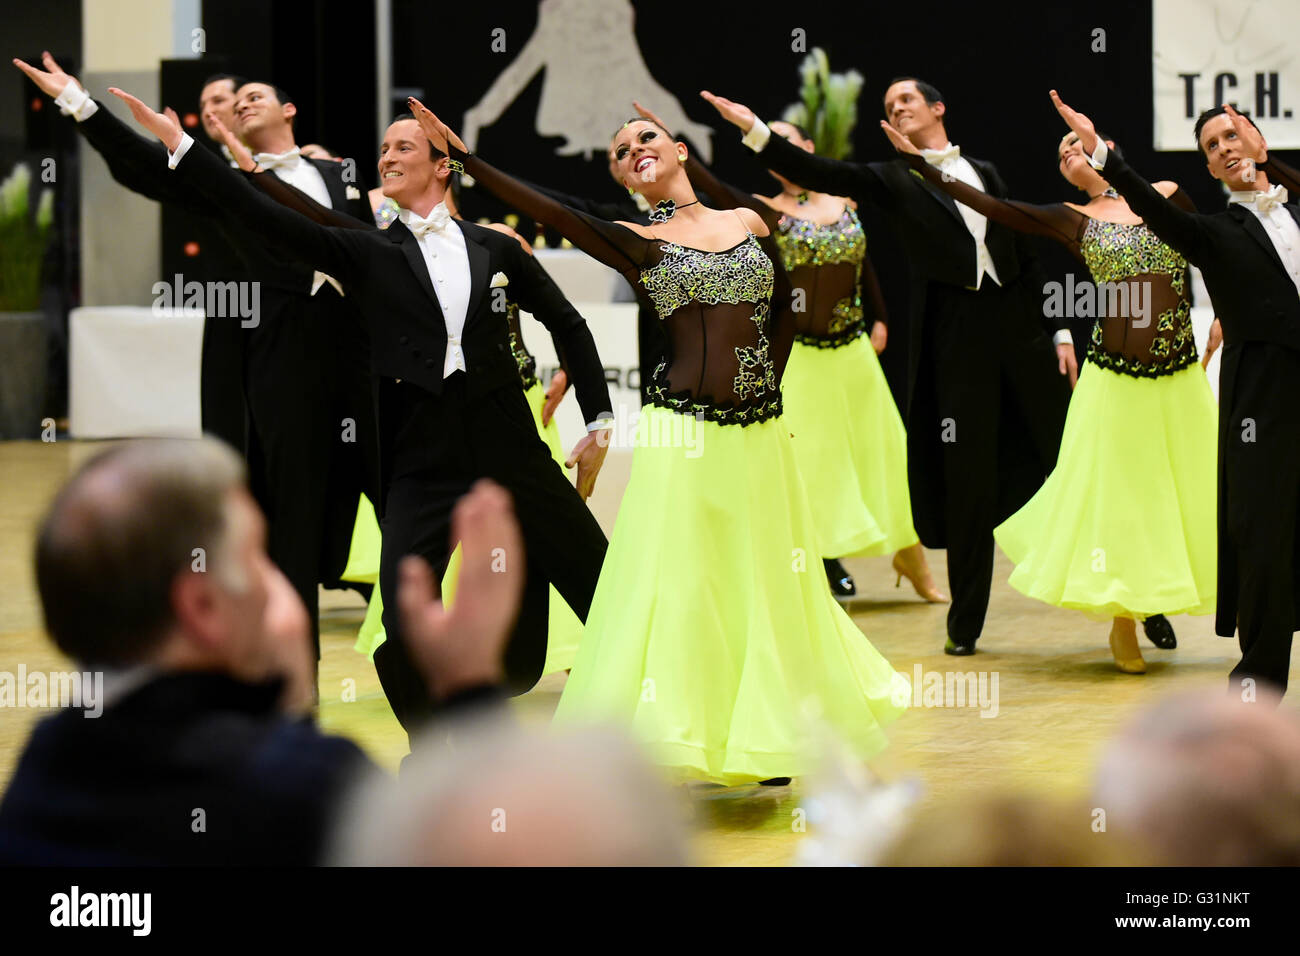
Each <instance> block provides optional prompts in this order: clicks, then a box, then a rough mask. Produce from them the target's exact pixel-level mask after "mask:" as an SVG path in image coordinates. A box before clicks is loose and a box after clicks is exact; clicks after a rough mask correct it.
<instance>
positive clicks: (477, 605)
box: [397, 479, 526, 700]
mask: <svg viewBox="0 0 1300 956" xmlns="http://www.w3.org/2000/svg"><path fill="white" fill-rule="evenodd" d="M451 537H452V540H453V541H459V542H460V548H461V559H462V560H461V567H460V579H459V582H458V583H457V587H456V599H455V601H453V602H452V606H451V609H450V610H448V609H447V608H446V607H444V605H443V603H442V601H440V600H439V599H438V598H437V597H436V596H435V593H434V579H433V569H432V568H431V567H429V563H428V562H427V561H425V560H424V559H423V558H419V557H416V556H414V555H407V556H406V557H405V558H403V559H402V563H401V565H400V566H399V568H398V574H399V578H398V585H397V607H398V612H399V613H400V614H401V616H402V627H403V629H404V630H405V634H406V641H407V646H408V647H409V648H410V649H411V653H412V655H413V656H414V658H415V660H416V662H417V663H418V664H419V665H420V669H421V672H422V673H423V674H424V675H425V678H426V680H427V681H428V683H429V689H430V691H431V692H432V694H433V696H434V698H435V699H437V700H445V699H447V698H448V697H450V696H451V695H453V694H455V693H456V692H457V691H458V690H464V689H467V688H470V687H478V686H482V685H484V684H491V685H495V684H500V683H501V682H502V681H503V680H504V665H503V659H504V655H505V647H506V643H507V641H508V639H509V636H510V631H511V628H512V627H513V626H514V622H515V618H516V617H517V616H518V614H519V604H520V601H521V599H522V597H523V591H524V574H525V569H526V559H525V557H524V543H523V536H522V535H521V533H520V530H519V522H518V521H517V520H516V518H515V514H514V508H513V506H512V505H511V502H510V494H509V492H507V491H506V490H505V489H504V488H502V487H501V486H500V485H497V484H495V483H493V482H491V481H489V480H487V479H483V480H480V481H478V482H475V484H474V487H472V488H471V489H470V490H469V493H468V494H467V495H465V496H464V497H463V498H461V499H460V501H458V502H457V503H456V508H455V510H454V511H453V512H452V515H451Z"/></svg>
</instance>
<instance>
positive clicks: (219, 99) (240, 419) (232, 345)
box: [14, 52, 248, 452]
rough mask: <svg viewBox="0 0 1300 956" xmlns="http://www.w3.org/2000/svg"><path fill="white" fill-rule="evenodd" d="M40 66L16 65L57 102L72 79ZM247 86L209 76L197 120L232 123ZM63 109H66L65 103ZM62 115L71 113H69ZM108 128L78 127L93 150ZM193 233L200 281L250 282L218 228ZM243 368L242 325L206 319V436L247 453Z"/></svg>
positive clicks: (202, 372) (145, 188)
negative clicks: (238, 96)
mask: <svg viewBox="0 0 1300 956" xmlns="http://www.w3.org/2000/svg"><path fill="white" fill-rule="evenodd" d="M41 61H42V63H43V64H44V65H45V70H38V69H36V68H35V67H32V66H30V65H28V64H27V63H24V62H23V61H22V60H14V65H15V66H17V67H18V68H19V69H20V70H22V71H23V72H24V73H26V74H27V76H28V77H29V78H30V79H31V81H32V82H33V83H35V84H36V86H37V87H38V88H39V89H40V90H41V91H42V92H44V93H47V94H49V95H50V96H53V97H57V96H58V95H59V94H60V93H61V92H63V90H64V89H65V88H67V85H68V81H69V80H71V79H72V77H70V76H68V75H67V74H66V73H64V72H63V69H62V68H61V67H60V66H59V64H58V63H57V62H55V59H54V57H52V56H50V54H49V53H48V52H45V53H43V54H41ZM243 82H244V80H243V78H241V77H238V76H235V75H233V74H230V73H214V74H213V75H212V76H209V77H208V78H207V79H206V80H204V81H203V88H202V90H201V91H200V92H199V115H200V116H206V115H208V114H209V113H211V114H214V115H216V116H217V117H219V118H220V119H221V121H222V122H224V123H227V124H230V123H232V122H233V121H234V117H235V112H234V109H235V90H236V89H237V88H238V87H239V86H240V85H242V84H243ZM55 102H56V103H57V102H58V100H56V101H55ZM59 105H60V106H63V104H62V103H60V104H59ZM63 112H64V113H65V114H67V113H68V110H67V109H66V107H65V108H64V109H63ZM91 115H93V110H92V111H90V112H88V113H86V114H85V117H84V118H85V119H87V120H88V119H89V118H90V116H91ZM107 122H112V121H111V120H108V119H104V118H101V119H99V120H95V121H93V122H91V123H90V126H89V127H86V126H81V125H78V129H80V130H81V131H82V133H83V134H88V135H86V138H87V140H88V141H89V142H91V144H92V145H94V143H95V138H94V134H93V133H88V130H90V129H91V128H93V127H94V126H96V125H100V124H104V123H107ZM203 132H204V133H206V134H207V136H208V138H209V139H215V138H216V137H215V136H214V134H213V131H212V129H211V127H210V126H209V125H208V122H207V121H204V124H203ZM109 172H110V173H111V174H112V176H113V178H114V179H115V180H116V181H117V182H119V183H121V184H122V185H123V186H125V187H126V188H127V189H130V190H131V191H132V192H136V193H139V194H140V195H142V196H146V197H148V198H150V199H155V200H162V199H163V197H161V196H160V195H157V194H156V193H157V186H156V182H155V181H156V179H157V177H156V176H153V175H149V174H145V175H141V174H140V172H139V170H137V169H135V168H134V167H132V166H130V165H129V164H124V163H121V162H109ZM194 229H195V235H196V237H197V239H198V246H199V258H198V260H197V265H198V271H199V272H200V273H201V275H198V276H197V278H198V279H199V280H200V281H203V282H220V283H226V282H243V281H246V280H247V279H248V275H247V269H246V267H245V265H244V261H243V259H241V258H240V256H239V254H238V252H237V251H236V249H235V246H234V243H233V242H232V239H231V237H230V236H229V235H228V234H227V233H226V232H225V231H223V230H222V228H221V226H220V223H215V222H213V221H212V220H210V219H205V218H200V219H198V220H197V221H196V222H195V223H194ZM242 362H243V360H242V358H241V352H240V334H239V326H238V323H237V322H236V321H235V320H233V319H220V318H216V317H212V316H208V317H205V318H204V320H203V351H202V358H201V360H200V363H199V412H200V419H201V421H202V427H203V431H204V432H206V433H208V434H211V435H215V436H216V437H218V438H220V439H221V440H222V441H224V442H226V443H227V444H228V445H230V446H231V447H232V448H234V449H235V450H236V451H240V452H242V451H243V450H244V434H245V433H244V426H245V422H244V415H245V410H244V390H243V386H242V375H243V371H242Z"/></svg>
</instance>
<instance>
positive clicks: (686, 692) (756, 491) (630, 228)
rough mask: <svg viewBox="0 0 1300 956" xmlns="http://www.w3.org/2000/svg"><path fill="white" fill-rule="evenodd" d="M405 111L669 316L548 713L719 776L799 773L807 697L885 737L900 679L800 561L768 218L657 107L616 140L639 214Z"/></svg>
mask: <svg viewBox="0 0 1300 956" xmlns="http://www.w3.org/2000/svg"><path fill="white" fill-rule="evenodd" d="M412 108H413V112H414V113H415V115H416V117H417V118H418V119H419V120H420V122H421V126H422V127H423V128H424V131H425V134H426V135H427V136H429V138H430V139H431V140H432V141H433V143H434V145H435V146H437V147H438V148H440V149H444V150H445V151H446V152H447V153H448V155H449V156H450V157H451V158H452V159H453V160H455V161H457V162H459V163H461V164H463V166H464V168H465V169H466V170H467V171H468V172H469V173H471V174H472V175H473V176H474V178H475V179H476V180H477V181H478V183H479V184H480V185H481V186H483V187H485V188H487V189H489V190H490V191H491V192H493V193H494V194H496V195H497V196H498V197H499V198H501V199H502V200H503V201H505V202H508V203H510V204H511V205H512V206H514V207H516V208H518V209H519V210H521V211H522V212H524V213H526V214H528V215H530V216H532V217H533V218H534V219H536V220H537V221H538V222H541V223H544V224H546V225H548V226H551V227H552V228H554V229H556V230H557V231H559V232H560V233H561V234H562V235H564V236H565V238H567V239H568V240H569V241H570V242H572V243H573V244H574V245H575V246H577V247H578V248H580V249H583V250H584V251H586V252H587V253H588V254H590V255H592V256H594V257H596V258H597V259H599V260H600V261H602V262H604V263H606V264H607V265H610V266H612V267H614V268H616V269H618V270H619V271H620V272H622V273H623V275H624V276H626V277H627V278H628V280H629V281H630V282H632V284H633V286H634V287H635V288H636V289H637V291H638V294H639V295H641V296H645V297H646V298H647V299H648V300H649V301H650V302H651V303H653V305H654V307H655V308H656V310H657V312H658V315H659V316H660V319H661V320H662V321H663V322H664V325H665V328H666V330H667V336H668V342H669V348H668V354H667V356H666V357H665V358H664V359H663V360H662V361H661V362H660V363H659V365H658V366H657V368H656V370H655V375H654V379H653V381H652V382H651V385H650V387H649V389H648V391H649V395H650V401H651V403H650V405H648V406H646V407H645V408H643V409H642V415H641V418H640V421H639V422H638V432H637V448H636V451H635V454H634V456H633V461H632V475H631V479H630V480H629V482H628V486H627V490H626V492H625V493H624V497H623V504H622V507H621V509H620V511H619V515H618V521H617V523H616V524H615V527H614V532H613V535H612V536H611V539H610V547H609V551H608V552H607V553H606V556H605V563H604V566H603V568H602V570H601V575H600V582H599V584H598V585H597V587H596V594H595V597H594V598H593V600H592V606H591V612H590V614H589V615H588V617H587V627H586V631H585V633H584V635H583V641H582V645H581V647H580V648H579V650H578V657H577V659H576V660H575V661H574V665H573V672H572V674H571V675H570V677H569V681H568V684H567V686H566V687H565V690H564V694H563V696H562V698H561V700H560V706H559V709H558V710H557V712H556V720H557V721H575V720H588V719H616V720H619V721H621V722H625V723H628V724H630V725H631V726H632V728H633V730H634V731H635V732H636V733H637V734H638V736H640V737H641V738H642V740H644V741H645V742H646V744H647V745H648V747H649V748H650V750H651V753H652V754H653V756H654V757H655V759H656V760H657V761H658V762H659V763H661V764H662V765H665V766H667V767H669V768H672V769H673V770H674V771H676V772H677V773H679V774H680V775H682V776H684V777H689V778H696V779H703V780H709V781H713V782H716V783H721V784H739V783H752V782H755V781H768V782H777V781H781V782H784V778H786V777H793V776H798V775H801V774H803V773H805V772H806V771H807V770H808V769H809V768H808V764H807V762H806V761H807V759H808V754H807V751H806V743H807V742H806V740H805V739H803V735H802V734H801V732H800V731H801V727H800V725H801V720H800V716H801V714H802V713H804V712H805V708H806V707H807V705H808V704H812V705H813V707H812V708H811V709H813V710H815V711H817V712H820V714H821V715H823V716H824V717H825V718H826V719H827V720H828V721H830V722H831V723H832V724H834V725H835V726H836V727H838V728H839V730H840V732H841V733H842V734H844V735H845V737H846V738H847V740H848V742H849V743H850V745H851V746H852V747H853V749H854V750H855V751H856V752H857V753H858V754H859V755H861V756H862V757H867V756H870V755H871V754H873V753H875V752H877V751H878V750H879V749H880V748H881V747H883V746H884V743H885V737H884V733H883V731H882V730H881V726H882V724H884V723H886V722H888V721H890V720H892V719H893V718H894V717H896V716H897V714H898V713H899V712H900V711H901V710H902V708H903V707H904V706H906V701H905V699H904V697H903V694H905V693H907V692H908V691H907V681H906V678H904V677H903V676H902V675H901V674H897V673H896V672H895V671H894V670H893V668H891V667H890V666H889V663H888V662H887V661H886V660H885V659H884V658H883V657H881V656H880V654H879V653H878V652H877V651H876V650H875V648H873V647H872V646H871V645H870V644H869V643H868V642H867V640H866V639H865V638H864V637H863V635H862V632H861V631H859V630H858V628H857V627H856V626H855V625H854V624H853V622H852V620H851V619H850V618H849V617H848V615H847V614H845V613H844V610H843V609H842V608H841V607H840V606H839V605H838V604H837V603H836V602H835V599H834V597H833V596H832V595H831V593H830V589H829V587H828V586H827V584H826V579H825V577H824V576H823V575H822V574H821V573H820V572H819V571H815V572H814V573H812V574H809V573H807V560H808V555H809V552H810V550H811V549H813V548H814V547H815V543H816V541H817V532H816V528H815V526H814V524H813V518H812V514H811V512H810V509H809V506H808V502H807V498H806V497H805V494H804V491H803V485H802V483H801V482H800V479H799V473H798V468H797V466H796V464H795V461H794V455H793V451H792V449H791V447H790V442H789V436H788V432H787V431H786V425H785V423H784V421H783V419H782V418H781V394H780V378H781V374H782V372H783V371H784V368H785V364H786V359H787V358H788V356H789V353H790V347H791V344H792V343H793V340H794V335H795V332H796V328H795V322H796V318H797V317H798V316H800V315H801V314H802V315H806V313H797V312H795V311H794V309H793V301H792V296H791V290H790V286H789V281H788V279H787V278H786V276H785V272H784V270H783V269H782V268H781V266H780V254H779V252H778V251H777V249H776V246H775V244H774V242H773V240H772V238H771V236H770V234H769V233H768V231H767V227H766V226H765V225H764V224H763V222H762V220H761V219H760V218H759V217H758V216H757V215H755V214H754V212H753V211H752V210H749V209H735V210H726V211H721V210H713V209H708V208H705V207H702V206H701V205H700V204H699V201H698V200H697V199H696V197H695V194H694V192H693V191H692V189H691V186H690V182H689V181H688V179H687V177H686V174H685V172H684V170H683V169H682V164H683V163H684V162H685V160H686V147H685V145H684V144H682V143H674V142H673V141H672V140H671V138H670V136H669V135H668V133H667V131H665V130H663V129H662V128H660V127H658V126H656V125H655V124H654V123H651V122H648V121H646V120H639V119H638V120H632V121H629V122H628V123H626V124H625V125H624V127H623V128H622V129H620V130H618V131H617V133H616V134H615V136H614V141H613V143H612V145H611V150H612V152H613V155H614V158H615V160H616V162H617V163H618V168H619V171H620V172H621V174H622V177H623V181H624V184H625V185H630V184H631V183H633V182H636V183H637V189H638V191H639V192H641V193H642V195H644V196H645V198H646V199H647V200H648V201H649V202H651V203H653V204H654V205H655V210H654V212H655V215H654V221H653V222H652V223H651V224H650V225H649V226H641V225H637V224H634V223H609V222H605V221H603V220H599V219H595V218H593V217H590V216H586V215H584V214H582V213H579V212H576V211H574V210H571V209H569V208H568V207H566V206H563V205H561V204H560V203H558V202H555V201H554V200H551V199H548V198H547V197H545V196H543V195H541V194H540V193H537V192H535V191H533V190H530V189H528V188H526V187H524V186H523V185H521V184H520V183H519V182H518V181H516V180H514V179H511V178H510V177H509V176H506V175H505V174H504V173H501V172H500V171H498V170H497V169H495V168H493V167H492V166H489V165H488V164H487V163H485V162H484V161H483V160H481V159H480V158H478V157H477V156H471V155H468V154H467V153H466V152H465V147H464V144H463V143H461V142H460V141H459V140H458V139H457V138H456V136H455V134H454V133H451V132H450V130H448V129H447V127H446V126H445V125H444V124H443V123H442V122H441V121H439V120H438V119H437V117H435V116H434V115H433V114H432V113H430V112H429V111H428V110H427V109H425V108H424V107H423V106H422V105H421V104H419V103H418V102H413V103H412ZM760 237H761V238H760ZM687 435H689V436H691V439H692V440H683V439H684V437H685V436H687ZM812 554H813V556H814V557H815V556H816V552H815V551H812Z"/></svg>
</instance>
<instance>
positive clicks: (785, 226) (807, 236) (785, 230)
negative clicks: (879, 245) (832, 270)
mask: <svg viewBox="0 0 1300 956" xmlns="http://www.w3.org/2000/svg"><path fill="white" fill-rule="evenodd" d="M775 238H776V246H777V248H778V249H780V250H781V261H782V262H783V263H784V264H785V267H786V269H787V270H789V269H797V268H798V267H800V266H825V265H832V264H834V263H837V262H850V263H854V264H857V263H861V262H862V260H863V258H864V257H865V256H866V254H867V234H866V233H865V232H863V230H862V223H860V222H859V221H858V217H857V214H856V213H854V212H853V210H852V209H851V208H849V207H848V206H845V207H844V212H843V214H842V215H841V216H840V218H839V219H837V220H836V221H835V222H833V223H831V224H829V225H823V224H821V223H816V222H812V221H811V220H808V219H795V218H794V217H793V216H782V217H781V221H780V222H779V223H777V227H776V235H775Z"/></svg>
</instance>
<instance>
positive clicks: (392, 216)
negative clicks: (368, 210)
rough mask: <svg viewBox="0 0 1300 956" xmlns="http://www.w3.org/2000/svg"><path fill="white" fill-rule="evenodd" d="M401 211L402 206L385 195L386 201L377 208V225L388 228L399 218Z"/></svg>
mask: <svg viewBox="0 0 1300 956" xmlns="http://www.w3.org/2000/svg"><path fill="white" fill-rule="evenodd" d="M399 212H401V207H400V206H398V205H397V203H395V202H394V201H393V200H391V199H389V198H388V197H387V196H385V197H384V201H383V202H382V203H380V204H379V208H378V209H376V210H375V225H376V226H378V227H379V228H380V229H387V228H388V227H389V226H391V225H392V224H393V222H394V221H395V220H396V219H397V215H398V213H399Z"/></svg>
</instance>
